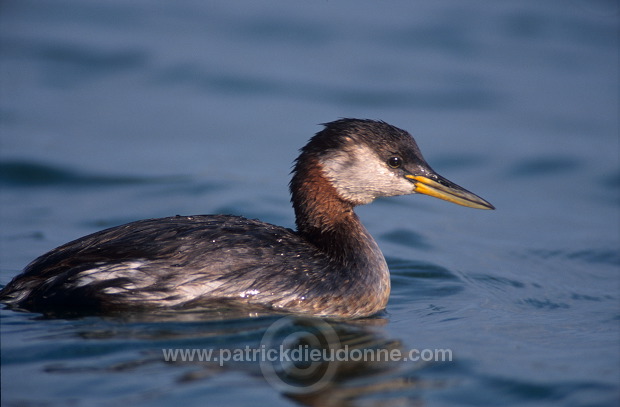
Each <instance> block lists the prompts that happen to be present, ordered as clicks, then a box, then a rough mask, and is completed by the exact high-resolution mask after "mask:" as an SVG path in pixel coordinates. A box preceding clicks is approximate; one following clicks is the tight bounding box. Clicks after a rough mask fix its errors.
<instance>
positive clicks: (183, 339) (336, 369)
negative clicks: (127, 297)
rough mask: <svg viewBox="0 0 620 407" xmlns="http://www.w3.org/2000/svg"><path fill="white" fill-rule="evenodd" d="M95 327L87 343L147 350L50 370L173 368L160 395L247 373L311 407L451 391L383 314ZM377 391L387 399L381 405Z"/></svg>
mask: <svg viewBox="0 0 620 407" xmlns="http://www.w3.org/2000/svg"><path fill="white" fill-rule="evenodd" d="M92 322H93V323H92V324H85V325H86V326H82V327H81V328H82V329H80V330H78V331H79V335H80V337H81V338H82V339H86V340H87V341H89V340H92V341H98V342H101V341H102V342H103V343H104V344H105V343H106V342H108V341H110V342H114V343H118V342H121V343H123V342H135V339H139V341H140V343H141V344H142V345H143V346H142V345H141V349H140V352H135V351H133V352H132V353H131V356H130V357H129V359H125V360H124V361H123V362H120V363H113V364H110V365H108V366H101V363H100V361H99V362H93V366H92V367H89V366H88V365H86V366H85V365H84V363H83V362H75V363H71V364H68V363H62V364H57V363H55V364H50V365H48V366H47V368H46V371H47V372H49V373H64V374H71V373H83V372H85V371H88V372H91V373H97V372H100V373H105V374H107V373H115V372H136V373H140V372H143V371H145V370H150V369H152V368H153V367H154V366H160V367H161V366H168V367H169V369H171V370H170V372H171V378H172V380H171V383H170V386H171V388H168V389H163V388H161V387H158V388H157V389H156V390H153V389H151V390H150V391H151V392H153V393H157V394H161V392H167V391H170V390H172V388H176V387H177V386H183V385H186V384H187V383H194V384H195V383H200V381H205V382H206V381H208V380H210V379H212V378H214V377H216V376H218V375H221V374H224V373H225V372H230V371H234V372H243V373H245V374H247V375H248V376H250V377H253V378H256V379H257V380H259V382H260V381H263V380H264V381H265V382H267V383H268V384H269V385H271V386H272V387H273V388H275V389H276V390H278V391H279V392H280V393H281V394H283V395H285V396H286V397H288V398H290V399H292V400H295V401H296V402H297V403H300V404H302V405H309V406H335V405H338V406H342V405H345V406H346V405H350V404H352V403H354V402H356V400H358V399H359V398H369V399H365V400H364V401H365V404H368V405H393V404H394V403H395V402H396V403H397V404H399V405H400V404H402V402H403V401H406V404H408V405H410V404H411V403H414V404H417V403H421V400H420V399H418V398H417V397H419V395H417V394H416V393H413V392H412V390H415V389H418V388H429V387H442V386H443V384H442V383H439V382H437V383H435V382H432V383H431V382H430V381H429V380H428V379H424V381H422V380H420V379H418V378H417V376H418V370H419V369H420V368H421V367H423V366H426V365H427V362H410V361H408V362H403V361H402V360H401V359H402V356H404V355H406V354H407V353H406V352H407V351H406V350H405V349H403V346H402V343H401V342H400V340H397V339H392V338H387V337H386V336H385V332H384V331H383V329H382V326H383V325H385V324H386V323H387V320H386V319H384V318H381V317H376V318H367V319H360V320H353V321H339V320H326V319H319V318H308V317H294V316H283V315H274V314H266V313H262V314H261V313H259V312H253V313H248V312H247V311H246V312H245V313H244V312H243V311H240V310H211V311H208V312H204V310H203V311H201V312H196V311H192V312H190V311H187V312H171V311H163V312H161V313H156V314H148V315H145V314H129V315H128V314H125V315H123V316H120V315H118V316H109V317H105V318H104V319H103V320H101V319H98V321H95V320H93V321H92ZM119 322H121V323H119ZM377 393H379V394H381V397H380V400H379V399H377V400H375V401H374V402H373V401H372V400H373V399H374V398H375V397H373V395H375V394H377ZM157 394H142V395H141V398H143V399H144V398H146V399H150V398H152V397H158V396H157ZM412 398H413V399H412ZM375 403H376V404H375Z"/></svg>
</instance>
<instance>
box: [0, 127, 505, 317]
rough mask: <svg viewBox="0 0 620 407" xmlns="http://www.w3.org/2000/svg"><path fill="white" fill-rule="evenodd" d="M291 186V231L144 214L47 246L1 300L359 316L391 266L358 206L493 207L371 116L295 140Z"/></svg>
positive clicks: (79, 308)
mask: <svg viewBox="0 0 620 407" xmlns="http://www.w3.org/2000/svg"><path fill="white" fill-rule="evenodd" d="M289 186H290V193H291V202H292V205H293V208H294V211H295V218H296V226H297V230H296V231H293V230H291V229H287V228H283V227H280V226H275V225H271V224H269V223H265V222H261V221H258V220H252V219H246V218H243V217H240V216H230V215H199V216H173V217H167V218H159V219H147V220H139V221H137V222H132V223H128V224H124V225H120V226H116V227H112V228H109V229H105V230H102V231H99V232H96V233H93V234H90V235H88V236H85V237H81V238H79V239H77V240H74V241H72V242H69V243H67V244H64V245H62V246H60V247H58V248H56V249H53V250H51V251H50V252H48V253H46V254H43V255H42V256H40V257H38V258H37V259H35V260H34V261H33V262H31V263H30V264H29V265H27V266H26V268H25V269H24V270H23V272H22V273H21V274H19V275H18V276H16V277H15V278H14V279H13V280H12V281H11V282H10V283H9V284H8V285H7V286H6V287H4V288H3V289H2V290H1V291H0V302H3V303H5V304H8V306H9V307H11V308H14V309H22V310H29V311H34V312H42V313H49V312H52V311H63V312H69V313H77V314H83V313H101V312H108V311H119V310H120V311H123V310H152V309H157V308H183V309H186V308H194V307H209V306H218V305H222V304H228V305H231V306H241V307H244V306H247V307H256V306H258V307H260V308H265V309H269V310H273V311H282V312H292V313H302V314H311V315H315V316H325V317H342V318H355V317H365V316H370V315H373V314H376V313H377V312H379V311H382V310H383V309H384V308H385V307H386V304H387V301H388V298H389V294H390V274H389V270H388V266H387V264H386V261H385V258H384V257H383V254H382V252H381V250H380V249H379V247H378V245H377V243H376V242H375V240H374V239H373V238H372V236H371V235H370V233H368V231H367V230H366V228H365V227H364V226H363V225H362V223H361V222H360V220H359V218H358V217H357V215H356V214H355V212H354V208H355V206H357V205H364V204H368V203H370V202H372V201H373V200H374V199H375V198H378V197H388V196H396V195H405V194H425V195H430V196H433V197H436V198H440V199H444V200H446V201H450V202H453V203H456V204H459V205H463V206H467V207H471V208H478V209H494V207H493V205H491V204H490V203H488V202H487V201H485V200H484V199H482V198H480V197H478V196H477V195H474V194H473V193H471V192H469V191H467V190H465V189H464V188H462V187H460V186H458V185H456V184H454V183H453V182H451V181H448V180H447V179H445V178H444V177H442V176H440V175H439V174H437V173H436V172H435V171H434V170H433V169H432V168H431V167H430V166H429V165H428V164H427V163H426V161H425V160H424V158H423V157H422V154H421V152H420V150H419V148H418V146H417V144H416V142H415V140H414V139H413V137H412V136H411V135H410V134H409V133H407V132H406V131H404V130H402V129H399V128H397V127H394V126H392V125H390V124H388V123H385V122H383V121H375V120H361V119H340V120H336V121H333V122H330V123H326V124H324V128H323V129H322V130H321V131H320V132H318V133H317V134H316V135H315V136H314V137H312V138H311V139H310V141H309V142H308V143H307V144H306V145H305V146H304V147H303V148H302V149H301V150H300V154H299V157H298V158H297V159H296V161H295V163H294V168H293V171H292V180H291V182H290V184H289Z"/></svg>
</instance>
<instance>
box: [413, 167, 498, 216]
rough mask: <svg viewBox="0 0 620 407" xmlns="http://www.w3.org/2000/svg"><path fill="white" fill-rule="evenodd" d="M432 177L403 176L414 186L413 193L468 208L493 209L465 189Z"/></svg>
mask: <svg viewBox="0 0 620 407" xmlns="http://www.w3.org/2000/svg"><path fill="white" fill-rule="evenodd" d="M433 177H436V180H433V179H430V178H427V177H425V176H423V175H411V174H407V175H405V178H407V179H409V180H411V182H412V183H413V184H414V186H415V192H416V193H418V194H424V195H430V196H434V197H435V198H439V199H443V200H445V201H448V202H452V203H455V204H458V205H463V206H467V207H470V208H476V209H495V207H494V206H493V205H491V204H490V203H488V202H487V201H485V200H484V199H482V198H480V197H479V196H478V195H475V194H472V193H471V192H469V191H468V190H466V189H465V188H462V187H460V186H458V185H456V184H455V183H453V182H451V181H448V180H447V179H445V178H443V177H441V176H439V175H435V174H433Z"/></svg>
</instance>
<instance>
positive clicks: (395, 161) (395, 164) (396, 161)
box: [387, 157, 403, 168]
mask: <svg viewBox="0 0 620 407" xmlns="http://www.w3.org/2000/svg"><path fill="white" fill-rule="evenodd" d="M387 165H389V166H390V167H392V168H400V167H401V166H402V165H403V159H402V158H400V157H390V158H389V159H388V160H387Z"/></svg>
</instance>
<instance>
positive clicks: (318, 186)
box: [291, 159, 387, 272]
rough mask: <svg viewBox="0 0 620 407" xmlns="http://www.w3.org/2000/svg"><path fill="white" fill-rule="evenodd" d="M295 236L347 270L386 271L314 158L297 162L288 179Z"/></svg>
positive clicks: (350, 207) (348, 206) (375, 248)
mask: <svg viewBox="0 0 620 407" xmlns="http://www.w3.org/2000/svg"><path fill="white" fill-rule="evenodd" d="M291 195H292V199H291V200H292V202H293V207H294V209H295V217H296V223H297V231H298V233H299V234H300V235H301V236H302V237H303V238H305V239H306V240H307V241H309V242H310V243H312V244H314V245H315V246H316V247H317V248H318V249H319V250H321V251H322V252H324V253H326V254H327V255H328V256H329V257H330V259H332V260H333V261H336V262H338V263H339V264H340V265H341V266H343V267H344V268H347V269H350V270H351V269H360V271H365V272H366V271H367V270H368V269H371V270H372V269H377V268H380V269H383V268H385V269H387V266H385V259H384V257H383V254H382V253H381V251H380V250H379V247H378V246H377V243H376V242H375V241H374V239H373V238H372V236H371V235H370V234H369V233H368V231H366V228H365V227H364V225H362V223H361V222H360V220H359V218H358V217H357V215H356V214H355V212H354V211H353V208H354V205H353V204H352V203H350V202H347V201H345V200H343V199H342V198H341V197H340V196H339V194H338V192H337V191H336V189H335V188H334V186H333V185H332V184H331V183H330V182H329V180H328V179H327V178H326V177H325V175H324V172H323V170H322V168H321V163H320V161H319V160H318V159H309V160H304V161H300V162H298V163H297V166H296V168H295V171H294V176H293V179H292V180H291Z"/></svg>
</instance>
